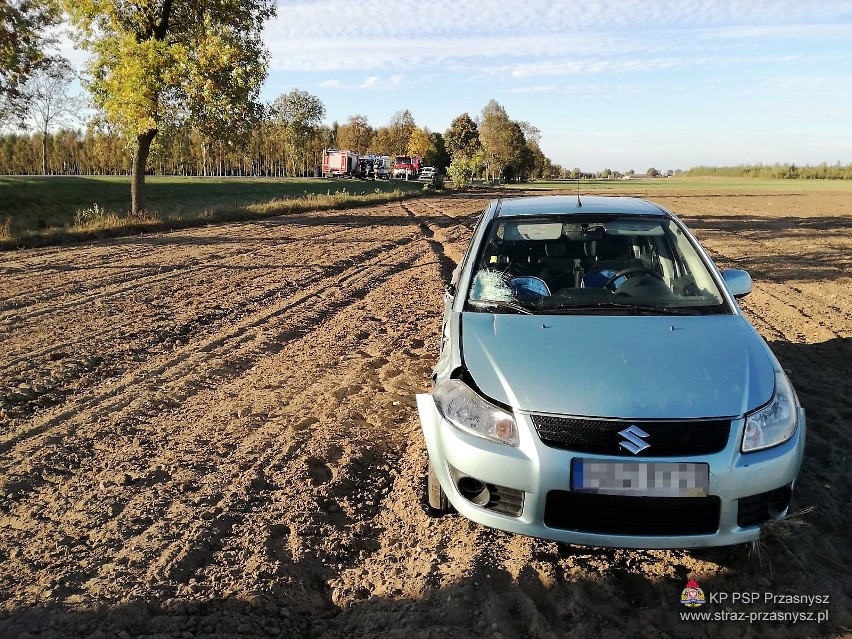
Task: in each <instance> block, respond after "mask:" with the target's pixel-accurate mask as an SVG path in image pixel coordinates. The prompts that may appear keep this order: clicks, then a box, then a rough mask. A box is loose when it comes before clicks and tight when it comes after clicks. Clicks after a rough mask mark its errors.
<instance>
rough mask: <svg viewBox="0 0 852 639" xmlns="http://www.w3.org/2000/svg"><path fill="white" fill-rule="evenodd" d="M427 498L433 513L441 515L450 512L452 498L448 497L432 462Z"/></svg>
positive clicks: (427, 476)
mask: <svg viewBox="0 0 852 639" xmlns="http://www.w3.org/2000/svg"><path fill="white" fill-rule="evenodd" d="M426 498H427V500H428V502H429V510H430V511H431V514H432V515H434V516H436V517H440V516H441V515H443V514H444V513H446V512H449V510H450V508H451V506H450V500H449V499H447V494H446V493H445V492H444V489H443V488H441V484H440V483H439V482H438V476H437V475H436V474H435V470H434V469H433V468H432V462H431V461H430V462H429V470H428V471H427V473H426Z"/></svg>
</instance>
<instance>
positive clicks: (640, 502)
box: [544, 490, 721, 536]
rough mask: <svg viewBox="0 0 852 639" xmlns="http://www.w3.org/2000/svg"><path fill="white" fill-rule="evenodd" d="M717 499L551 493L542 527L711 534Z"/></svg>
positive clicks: (716, 523) (715, 521) (607, 532)
mask: <svg viewBox="0 0 852 639" xmlns="http://www.w3.org/2000/svg"><path fill="white" fill-rule="evenodd" d="M720 504H721V502H720V500H719V498H718V497H716V496H715V495H711V496H709V497H624V496H621V495H599V494H588V493H574V492H568V491H565V490H552V491H550V492H549V493H547V501H546V503H545V509H544V524H545V525H546V526H548V527H550V528H558V529H562V530H574V531H577V532H586V533H597V534H604V535H647V536H651V535H653V536H658V535H659V536H664V535H711V534H713V533H715V532H717V531H718V530H719V508H720Z"/></svg>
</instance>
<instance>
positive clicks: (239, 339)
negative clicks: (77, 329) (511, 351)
mask: <svg viewBox="0 0 852 639" xmlns="http://www.w3.org/2000/svg"><path fill="white" fill-rule="evenodd" d="M409 241H410V240H408V239H404V240H402V241H401V242H400V243H398V244H397V245H396V246H395V247H394V248H393V249H390V250H388V247H387V246H382V247H379V248H377V249H375V250H374V251H371V252H370V254H368V255H366V256H365V258H366V259H365V262H364V263H362V264H358V265H356V266H350V267H349V268H348V269H345V270H342V271H341V272H340V276H339V277H340V279H339V280H338V281H336V282H335V281H332V282H331V283H327V284H326V285H325V286H319V287H317V288H314V289H308V290H307V291H301V292H299V293H297V294H296V295H294V296H291V297H288V298H286V299H285V300H282V301H280V302H278V303H275V304H273V305H272V306H271V307H270V308H268V309H265V310H264V311H262V312H260V313H258V314H257V315H256V316H252V317H251V318H249V319H247V320H243V321H241V322H238V323H237V324H236V326H235V327H233V328H228V329H227V330H226V331H224V332H223V333H219V334H216V335H214V336H212V337H210V338H208V339H207V340H205V342H203V343H202V344H195V343H193V344H191V345H189V346H187V347H184V348H182V349H181V350H180V351H179V352H178V353H177V354H175V355H170V356H169V359H166V360H165V361H162V360H161V359H159V358H158V359H156V360H154V361H152V362H145V363H144V364H143V365H142V366H140V367H139V368H138V369H137V370H135V371H133V372H131V373H130V374H129V375H126V376H124V377H123V378H122V379H121V380H119V381H118V382H117V383H115V384H114V385H113V386H112V387H111V388H109V389H107V390H105V391H104V392H103V393H101V394H96V395H94V396H93V397H91V398H85V399H82V400H79V401H76V402H72V404H71V405H70V406H68V407H67V408H65V409H64V410H62V411H61V412H59V413H58V414H55V415H52V416H50V417H49V418H48V419H47V420H45V421H43V422H41V423H37V425H36V426H35V427H34V428H31V429H30V430H28V431H24V432H22V433H18V434H17V435H14V436H12V437H8V435H9V433H4V439H3V440H2V441H0V453H5V452H7V451H8V450H10V449H11V448H12V447H19V446H20V444H21V443H22V442H23V441H24V440H25V439H30V438H33V437H38V436H39V435H41V434H43V433H50V435H51V437H56V436H57V435H56V433H54V432H52V431H51V429H53V428H54V427H57V426H60V425H61V426H62V428H63V432H65V431H66V430H71V429H72V428H73V426H74V424H75V423H80V422H83V421H85V419H90V418H91V417H90V416H89V415H88V414H87V412H86V411H87V410H88V409H90V408H91V409H95V408H97V409H98V412H99V413H100V414H104V413H106V412H112V411H117V410H122V409H124V408H125V407H127V406H130V405H133V404H136V405H138V404H139V403H140V401H139V399H138V397H137V392H138V389H139V388H140V387H143V386H144V385H145V384H146V382H148V381H149V380H155V381H156V383H157V387H158V389H159V391H160V392H161V393H162V392H166V393H167V391H168V390H169V386H170V384H172V385H173V384H180V386H182V387H183V388H179V389H178V396H179V397H180V398H181V399H182V398H183V397H184V396H185V394H186V387H187V384H186V383H185V382H184V380H185V379H186V378H187V373H189V372H190V371H193V370H199V369H201V368H203V367H204V365H205V364H209V363H210V362H218V361H231V362H239V365H238V366H239V368H246V367H247V366H248V365H249V364H250V362H251V361H253V360H254V359H255V358H256V357H257V356H258V355H259V354H261V353H262V351H263V349H262V348H261V349H260V352H258V349H248V350H247V351H246V352H244V350H245V349H244V346H245V345H246V344H247V343H249V342H250V341H253V340H255V339H256V338H257V335H256V334H253V333H251V330H252V329H256V328H258V327H259V326H261V325H263V324H265V323H268V322H270V321H271V320H273V319H275V318H277V317H279V316H281V315H283V314H285V313H288V312H293V311H294V310H296V309H298V308H299V307H300V306H303V305H306V304H308V303H310V302H311V301H312V300H313V299H314V298H315V297H317V296H322V295H324V294H327V293H328V292H329V291H330V289H332V288H337V287H341V286H347V285H353V286H352V288H351V289H350V294H351V295H352V296H354V297H357V296H358V295H363V293H364V290H365V289H364V288H363V286H364V285H365V284H366V283H368V282H369V280H370V279H371V277H373V276H374V275H377V273H374V272H373V271H371V270H370V267H371V266H373V264H376V265H383V263H384V261H385V260H386V259H387V258H388V256H389V255H393V254H394V252H395V251H398V250H399V249H400V248H404V247H405V246H406V245H407V244H408V243H409ZM359 285H360V286H361V288H358V286H359ZM345 304H346V298H345V297H342V296H341V297H340V298H339V300H338V302H337V305H338V307H341V306H343V305H345ZM327 312H328V311H327V310H321V311H319V312H316V313H314V314H309V315H308V316H307V317H306V318H305V319H304V324H303V325H302V326H304V325H308V324H309V323H311V322H315V321H321V320H322V319H323V317H324V315H325V314H326V313H327ZM298 332H299V325H297V326H294V327H288V328H287V329H285V331H284V332H283V335H284V336H285V337H286V338H287V339H295V338H296V337H297V335H298ZM232 343H233V344H232ZM199 354H201V355H200V356H199ZM219 370H221V369H219ZM225 372H226V374H228V373H230V374H233V373H236V372H237V371H236V370H233V371H232V370H228V369H226V370H225ZM214 374H215V373H214ZM190 379H191V377H190ZM191 390H193V389H192V388H191V385H190V391H191ZM81 415H82V416H81ZM75 418H76V419H75ZM40 443H41V442H40V441H38V440H36V441H33V442H31V443H30V444H29V446H30V448H25V449H23V450H22V452H27V451H28V450H31V449H32V448H35V447H37V446H39V445H40Z"/></svg>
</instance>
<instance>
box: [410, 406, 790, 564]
mask: <svg viewBox="0 0 852 639" xmlns="http://www.w3.org/2000/svg"><path fill="white" fill-rule="evenodd" d="M417 407H418V412H419V415H420V424H421V427H422V429H423V436H424V439H425V440H426V448H427V450H428V453H429V459H430V460H431V462H432V467H433V468H434V471H435V474H436V475H437V477H438V480H439V482H440V484H441V487H442V488H443V489H444V492H445V493H446V495H447V498H448V499H449V501H450V503H452V505H453V506H454V507H455V509H456V510H457V511H458V512H459V513H460V514H462V515H463V516H465V517H467V518H468V519H470V520H472V521H475V522H477V523H480V524H482V525H485V526H489V527H491V528H497V529H500V530H505V531H508V532H513V533H518V534H522V535H528V536H531V537H538V538H541V539H551V540H554V541H561V542H566V543H572V544H580V545H588V546H609V547H621V548H695V547H706V546H725V545H730V544H739V543H744V542H748V541H754V540H756V539H757V538H758V537H759V536H760V525H759V524H757V525H750V526H746V527H741V526H740V525H739V524H738V523H737V518H738V504H739V502H738V500H739V499H744V498H751V497H753V496H756V495H759V494H761V493H768V492H771V491H774V490H776V489H778V488H781V487H784V486H789V485H792V484H793V482H794V481H795V479H796V475H797V474H798V472H799V467H800V466H801V461H802V453H803V450H804V440H805V413H804V410H802V409H799V426H798V429H797V430H796V434H795V435H794V436H793V437H792V438H791V439H790V440H789V441H787V442H785V443H784V444H782V445H780V446H776V447H775V448H771V449H768V450H764V451H760V452H756V453H749V454H746V455H744V454H742V453H741V452H740V441H741V439H742V429H743V421H744V420H742V419H739V420H734V421H733V425H732V428H731V434H730V435H729V438H728V442H727V445H726V446H725V448H724V449H723V450H721V451H719V452H718V453H714V454H711V455H702V456H699V457H679V458H672V457H660V458H653V457H642V458H641V459H637V458H626V457H608V456H602V455H591V454H585V453H583V454H580V453H575V452H571V451H567V450H560V449H556V448H551V447H548V446H546V445H544V444H543V443H542V442H541V440H540V439H539V438H538V436H537V435H536V431H535V428H534V427H533V425H532V422H531V421H530V417H529V416H528V415H525V414H523V413H515V419H516V421H517V422H518V427H519V433H520V444H519V446H518V447H517V448H513V447H508V446H504V445H502V444H498V443H494V442H491V441H488V440H485V439H482V438H480V437H476V436H474V435H469V434H467V433H464V432H462V431H460V430H459V429H457V428H455V427H454V426H452V425H451V424H449V423H448V422H447V421H446V420H444V419H443V418H442V417H441V415H440V414H439V413H438V410H437V409H436V407H435V403H434V401H433V399H432V396H431V395H428V394H420V395H417ZM575 457H582V458H585V459H597V460H601V461H621V462H624V461H641V462H704V463H708V464H709V465H710V490H709V493H710V496H711V497H712V498H713V499H714V500H716V499H718V502H719V517H718V521H719V524H718V529H717V530H715V531H713V532H708V533H704V534H663V533H656V534H641V535H636V534H601V533H592V532H583V531H578V530H567V529H563V528H557V527H550V526H548V525H546V524H545V514H546V511H547V508H546V506H547V500H548V494H551V506H552V503H553V500H554V498H555V497H557V496H558V495H563V496H564V495H566V494H569V495H570V477H571V462H572V460H573V459H574V458H575ZM451 468H452V469H454V470H453V472H454V473H455V475H456V477H458V475H459V474H462V475H467V476H470V477H474V478H476V479H478V480H480V481H481V482H484V483H487V484H493V485H495V486H499V487H505V488H507V489H510V490H512V491H522V492H523V509H522V511H521V513H520V515H519V516H511V515H505V514H501V513H498V512H494V511H493V510H489V509H488V508H486V507H483V506H477V505H475V504H473V503H472V502H471V501H469V500H468V499H467V498H465V497H464V496H462V494H461V493H460V492H459V490H458V488H457V486H456V482H455V481H453V478H452V477H451V474H450V473H451V470H450V469H451ZM566 491H569V492H566ZM574 494H575V495H576V493H574ZM629 499H630V500H643V499H645V498H642V497H633V498H629ZM680 499H683V500H684V505H685V506H692V504H694V503H695V502H691V501H690V500H694V499H700V498H693V497H684V498H680ZM592 500H594V497H592ZM687 502H689V503H687ZM630 503H631V504H632V505H636V504H639V503H640V502H636V501H631V502H630ZM674 503H675V504H677V503H680V502H674ZM743 503H745V502H743ZM550 512H551V513H552V510H551V511H550ZM633 512H634V513H636V514H634V515H633V516H637V517H639V516H641V505H640V507H639V509H638V510H636V509H634V510H633ZM688 512H689V511H688V509H685V512H684V517H689V516H690V515H689V514H688ZM625 516H628V515H627V514H625Z"/></svg>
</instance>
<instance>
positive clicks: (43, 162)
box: [41, 129, 47, 175]
mask: <svg viewBox="0 0 852 639" xmlns="http://www.w3.org/2000/svg"><path fill="white" fill-rule="evenodd" d="M41 174H42V175H47V129H45V130H44V131H42V135H41Z"/></svg>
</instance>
